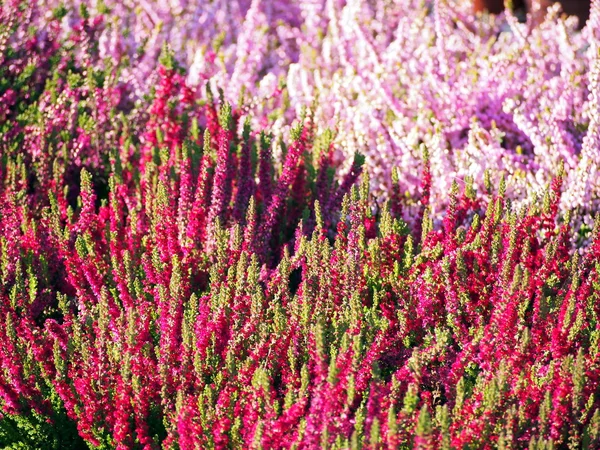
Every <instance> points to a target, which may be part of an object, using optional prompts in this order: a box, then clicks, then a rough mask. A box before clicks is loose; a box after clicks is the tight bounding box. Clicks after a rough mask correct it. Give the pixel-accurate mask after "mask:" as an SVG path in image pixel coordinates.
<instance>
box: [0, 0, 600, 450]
mask: <svg viewBox="0 0 600 450" xmlns="http://www.w3.org/2000/svg"><path fill="white" fill-rule="evenodd" d="M441 3H442V2H440V4H441ZM84 5H85V4H84ZM257 5H258V2H255V3H253V5H252V6H251V7H250V8H252V7H254V8H258V6H257ZM596 5H597V3H596ZM328 8H329V11H330V13H331V11H334V13H335V8H336V7H335V5H334V4H333V2H330V3H328ZM595 8H596V9H595V11H596V12H595V14H597V12H598V7H597V6H595ZM344 10H345V9H344ZM1 14H2V15H1V20H0V24H1V25H0V27H1V28H0V98H2V99H3V101H2V102H1V103H0V107H1V108H2V109H1V110H0V156H1V159H0V179H1V184H0V276H1V281H2V282H1V283H0V320H1V326H0V367H1V372H0V444H2V445H3V446H4V447H6V448H56V449H62V448H73V449H79V448H85V446H88V447H89V448H119V449H128V448H144V449H155V448H156V449H158V448H161V447H162V448H180V449H196V448H228V447H233V448H320V447H328V448H329V447H332V448H424V449H425V448H431V449H434V448H447V449H450V448H527V447H529V448H540V449H541V448H553V447H557V448H579V447H582V446H583V447H584V448H598V447H600V395H599V393H600V390H599V389H600V388H599V382H600V352H599V350H598V349H599V348H600V346H599V345H600V332H599V331H598V330H599V323H600V322H599V316H600V306H599V305H600V303H599V301H598V295H599V292H600V265H599V264H598V261H600V223H596V227H595V229H594V231H593V232H592V231H591V230H586V229H585V228H583V229H581V228H579V227H577V228H575V227H574V225H573V224H576V223H578V222H577V220H576V218H574V217H571V213H570V212H567V213H566V214H563V213H562V212H561V211H562V210H561V208H564V204H561V198H562V196H563V192H567V193H568V192H571V191H572V189H575V188H572V186H574V185H576V184H574V183H576V182H577V181H578V180H577V179H576V178H570V177H572V175H569V174H570V173H576V174H579V175H578V176H580V175H582V172H577V169H573V170H572V171H571V172H568V173H567V172H566V170H565V167H564V166H566V167H567V169H568V168H569V167H573V164H570V163H569V161H568V160H567V159H566V158H565V163H564V165H561V164H559V163H558V162H557V167H556V170H555V171H553V172H555V176H554V178H553V179H552V181H551V183H550V185H549V186H548V188H547V189H546V190H545V192H544V193H543V194H542V195H541V196H540V201H538V202H536V201H534V202H532V204H531V205H529V206H521V205H519V204H517V203H516V202H515V201H514V200H515V199H516V198H517V197H518V196H517V197H511V195H509V194H510V192H511V191H510V190H509V188H508V187H507V186H508V185H509V184H510V183H508V182H507V181H504V180H501V181H498V182H497V183H494V177H495V174H491V175H487V176H483V175H482V177H481V178H482V180H481V181H480V183H477V182H476V181H475V179H474V177H466V178H465V180H464V181H465V183H464V186H462V187H460V186H459V185H458V183H456V182H454V183H452V184H451V186H450V187H449V189H448V192H447V194H446V196H445V197H444V198H442V199H441V201H440V202H441V203H440V202H438V200H436V198H438V197H439V195H440V193H439V188H440V186H441V185H440V184H438V183H439V177H438V175H439V173H438V171H437V170H438V169H436V167H437V166H436V164H438V162H436V161H438V160H437V159H436V158H437V157H438V156H439V153H436V150H435V148H433V147H432V145H430V144H431V142H429V141H427V140H426V139H424V140H423V141H424V142H423V144H424V145H421V146H419V151H420V152H421V153H420V156H419V159H418V164H417V163H416V159H415V164H414V167H413V166H411V165H408V166H406V167H411V168H414V171H415V178H418V179H419V181H418V182H416V181H415V180H411V179H406V177H405V174H404V172H403V170H407V168H406V167H404V166H402V167H400V169H399V170H398V171H395V173H394V176H393V177H392V179H393V183H391V185H390V187H389V189H388V191H387V198H388V200H387V201H386V202H380V201H378V198H377V193H376V192H375V193H374V192H373V189H371V188H372V187H373V186H371V182H370V177H369V174H368V173H367V171H365V173H362V172H363V170H362V169H363V165H364V162H365V161H364V157H363V156H362V155H361V154H360V153H356V155H355V156H354V157H353V159H352V160H351V163H350V164H348V168H346V169H345V170H344V168H340V167H339V166H338V164H337V163H336V153H337V152H338V150H339V147H338V144H337V141H336V134H335V133H334V132H332V131H327V130H325V127H324V126H323V123H324V122H323V121H322V117H320V115H319V114H321V113H322V110H320V108H321V107H316V108H313V109H307V110H305V111H304V112H302V113H301V114H298V116H297V120H296V121H295V123H294V124H293V125H292V126H291V128H290V131H289V133H287V134H286V133H284V134H283V135H277V134H271V133H270V131H269V127H268V124H269V121H268V120H265V121H262V119H263V118H264V117H263V118H261V117H260V116H259V120H258V123H256V120H255V119H256V117H254V116H253V117H254V121H253V119H250V118H249V117H250V116H251V114H249V112H251V111H250V109H249V107H248V106H247V105H245V104H243V103H242V104H240V105H237V106H231V104H233V105H236V103H231V104H230V103H228V101H227V95H228V94H227V93H226V92H225V91H220V92H219V91H218V90H217V89H213V88H212V87H211V86H210V85H208V86H201V87H194V85H193V84H191V83H189V80H188V79H187V78H186V71H185V70H184V69H182V68H181V67H180V65H179V64H178V62H177V60H176V57H175V55H174V54H173V53H171V52H169V51H168V50H167V49H165V50H163V52H162V56H161V57H160V60H159V62H158V66H157V67H156V68H154V67H152V68H150V69H148V70H149V72H148V79H149V80H152V83H153V84H152V86H151V88H150V84H148V85H146V84H142V83H140V82H139V80H138V79H136V78H134V77H130V76H129V74H128V73H130V72H128V70H131V68H132V67H134V68H135V67H136V65H135V64H136V62H135V61H134V62H132V61H131V60H129V61H127V58H125V57H123V58H122V59H120V58H116V59H114V60H109V59H104V56H105V55H103V54H102V49H101V44H102V42H103V41H102V36H103V34H102V33H103V32H104V31H103V28H102V27H103V26H104V25H103V24H104V22H103V21H104V20H106V19H103V18H102V17H101V16H95V15H93V14H92V13H90V12H89V11H88V10H87V8H86V7H85V6H84V7H82V8H81V10H80V12H79V15H78V16H77V15H75V14H74V13H73V12H72V11H70V12H69V10H68V9H65V8H58V9H55V10H54V11H53V12H52V14H48V15H47V16H45V15H44V16H41V15H40V12H39V10H38V9H36V8H29V7H27V6H24V5H23V4H21V3H20V2H14V1H13V2H8V3H7V4H6V5H3V6H2V12H1ZM107 16H108V17H111V16H110V13H109V14H107ZM115 17H116V16H115ZM509 19H510V18H509ZM65 20H72V22H71V23H70V25H69V26H70V32H69V33H66V34H65V33H64V29H63V25H64V21H65ZM123 20H124V19H123ZM422 20H425V21H427V20H429V18H428V17H426V18H422ZM490 20H493V19H490ZM61 21H62V22H61ZM61 23H62V24H63V25H61ZM436 23H437V26H441V25H440V23H439V20H438V21H437V22H436ZM467 23H469V22H467ZM471 23H474V22H471ZM548 23H549V22H548ZM478 26H479V25H478ZM481 26H483V25H481ZM514 26H515V27H516V28H517V29H518V28H519V27H521V25H519V24H517V23H514ZM547 26H549V24H547ZM557 26H559V25H557ZM36 27H37V28H36ZM332 27H333V26H332ZM591 29H592V28H588V32H590V31H589V30H591ZM535 32H537V31H535ZM465 33H466V31H465ZM242 34H243V33H242ZM115 39H117V38H115ZM519 39H520V38H519ZM575 39H578V38H575ZM440 51H441V50H440ZM590 58H592V60H593V61H594V64H596V66H595V67H594V69H593V70H592V71H591V75H590V80H591V81H590V86H591V88H590V93H591V95H590V99H589V100H585V101H583V100H582V102H583V103H585V105H587V106H586V108H589V110H591V111H592V112H591V113H589V124H587V126H586V129H585V130H583V131H582V130H579V128H578V125H577V124H581V123H582V122H584V121H585V120H584V119H581V117H583V116H584V115H586V114H588V113H587V112H586V113H585V114H584V113H579V112H573V111H579V110H578V109H577V108H575V109H573V110H569V111H571V112H573V114H581V115H580V116H575V118H574V119H573V120H574V121H575V122H574V124H572V126H573V127H574V130H573V133H574V134H577V133H580V134H578V136H579V137H580V139H581V146H582V150H581V153H582V155H581V156H577V158H579V159H577V161H578V162H577V163H576V164H575V165H580V166H581V167H587V168H588V169H589V168H593V167H594V165H595V164H598V158H597V157H596V156H595V153H593V152H594V151H595V149H596V146H597V143H598V138H597V133H598V129H597V128H598V123H597V118H596V117H595V115H594V114H593V111H594V108H596V109H597V108H598V80H597V76H598V70H599V69H598V62H597V59H593V58H596V57H591V56H590ZM128 64H131V65H130V66H129V67H128ZM573 64H579V63H578V62H573ZM291 70H296V69H291ZM549 70H550V69H549ZM582 70H583V69H582ZM364 73H367V72H364ZM239 76H242V75H239ZM582 77H583V75H582ZM234 78H235V77H234ZM442 78H444V77H442ZM148 83H150V82H148ZM575 84H576V83H575ZM223 86H227V84H226V83H224V84H223ZM421 87H422V86H421ZM532 89H533V87H532ZM556 89H559V88H556ZM581 89H582V90H581V91H578V92H584V91H583V90H584V89H587V88H583V87H582V88H581ZM423 92H425V91H422V92H421V93H419V94H418V95H421V94H423ZM544 92H545V91H544ZM528 95H529V94H527V95H524V97H525V98H528V97H527V96H528ZM542 103H543V102H542ZM583 103H581V104H579V103H578V104H577V105H579V106H581V105H583ZM424 108H425V107H424ZM320 111H321V112H320ZM586 111H587V110H586ZM528 117H529V116H528ZM569 117H571V116H570V115H569ZM586 117H587V116H586ZM506 120H507V121H508V122H510V120H509V119H508V118H507V119H506ZM580 120H581V122H580ZM586 120H587V119H586ZM261 121H262V122H263V123H262V124H261ZM499 123H500V122H497V123H496V125H494V126H497V125H498V124H499ZM340 124H341V125H343V126H346V125H345V124H344V122H340ZM436 126H439V127H441V130H446V131H448V130H449V128H444V127H445V125H444V123H442V122H440V123H439V124H437V125H436ZM474 126H475V125H474ZM490 126H492V125H491V122H490ZM494 126H492V128H493V127H494ZM532 127H533V125H532ZM540 127H541V126H540ZM533 129H534V128H532V130H533ZM535 129H536V130H538V128H535ZM542 129H543V127H541V128H540V130H542ZM480 131H481V130H480ZM348 132H351V131H350V130H349V131H348ZM536 132H537V131H536ZM539 132H540V133H541V132H543V131H539ZM344 133H345V130H344V129H343V128H342V129H341V130H339V134H341V135H342V136H343V135H344ZM473 133H474V132H469V139H472V138H473V136H474V135H473ZM482 133H483V131H482ZM520 133H521V132H519V131H518V130H516V129H515V133H514V135H513V136H512V138H514V139H515V140H516V141H515V142H526V139H525V138H524V137H523V136H522V134H520ZM288 134H289V136H288ZM584 135H585V136H584ZM461 139H462V138H461ZM522 139H523V141H522ZM531 145H532V147H531V151H532V152H533V153H535V151H536V150H535V149H537V148H538V147H537V144H536V143H535V142H533V141H532V142H531ZM488 150H489V149H488ZM488 150H485V149H482V150H481V151H482V152H483V151H488ZM498 151H499V150H498ZM576 153H577V152H575V154H576ZM436 155H438V156H436ZM573 157H575V156H573ZM586 158H587V159H586ZM583 161H587V162H586V163H585V164H588V165H585V166H584V165H583V164H584V163H583ZM581 170H583V169H581ZM488 174H489V172H488ZM592 175H593V173H592ZM587 180H588V182H590V183H591V181H590V180H592V178H591V175H590V177H589V178H587ZM403 183H413V184H414V185H415V186H414V189H413V195H412V197H411V198H408V197H406V196H405V195H404V192H403V190H404V186H403ZM577 186H578V187H577V189H584V191H583V192H585V193H588V192H590V189H591V187H590V185H589V183H588V185H585V180H584V187H583V188H582V187H581V185H579V184H577ZM375 191H376V189H375ZM436 192H437V193H436ZM436 196H437V197H436ZM436 202H437V203H436ZM440 204H445V205H447V207H446V208H445V210H444V213H443V214H442V216H441V221H438V215H437V214H436V209H435V208H436V207H438V208H439V205H440ZM436 205H437V206H436ZM586 205H591V203H590V204H588V203H586V204H584V206H586ZM407 211H411V212H410V215H411V217H412V218H413V220H412V221H411V222H410V223H407V222H405V218H406V216H407Z"/></svg>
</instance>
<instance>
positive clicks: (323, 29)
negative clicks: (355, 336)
mask: <svg viewBox="0 0 600 450" xmlns="http://www.w3.org/2000/svg"><path fill="white" fill-rule="evenodd" d="M53 1H54V0H53ZM44 3H45V4H46V5H47V2H45V1H44ZM50 3H52V2H50ZM56 3H57V4H58V2H56ZM79 3H80V0H70V1H68V2H67V6H74V7H76V8H77V7H78V4H79ZM84 3H86V4H88V3H89V5H88V7H89V9H90V10H93V11H94V12H97V11H101V10H102V8H108V9H109V10H110V11H111V14H110V15H109V16H108V17H111V18H112V19H111V22H110V23H107V24H106V26H105V29H104V32H103V35H102V36H101V39H100V42H101V45H100V47H101V48H100V52H101V53H102V55H104V56H106V57H112V58H121V57H123V56H124V55H127V56H128V57H129V58H130V59H131V67H132V68H131V71H130V72H127V73H125V74H124V75H123V76H124V77H128V79H129V80H131V79H132V78H136V79H137V80H136V82H137V83H139V84H140V86H142V85H143V84H144V83H155V82H156V80H155V77H154V75H153V70H154V67H155V65H156V60H157V57H158V55H159V53H160V49H161V48H162V46H163V45H164V44H165V43H168V45H169V46H170V47H171V48H172V49H173V50H174V51H175V53H176V55H177V56H178V59H179V61H180V63H181V64H182V66H183V67H184V68H185V69H186V71H187V77H188V82H190V84H192V85H199V86H203V85H207V84H210V86H211V87H212V90H213V92H217V89H218V88H220V89H222V90H223V93H224V95H225V97H226V98H227V100H229V101H231V102H232V103H234V104H239V102H240V101H242V102H243V104H244V105H245V109H246V111H245V113H247V114H249V115H251V117H252V120H253V121H254V122H255V125H259V124H260V125H261V126H267V127H270V128H271V129H272V130H273V132H274V133H275V134H276V135H277V134H288V133H289V127H290V126H291V125H292V122H293V120H294V118H296V117H297V116H298V115H299V114H300V113H301V112H302V110H303V109H304V108H306V107H311V108H313V110H314V114H315V123H316V124H317V127H318V128H319V130H320V131H322V130H324V129H326V128H331V129H333V130H334V131H335V132H336V140H335V143H336V149H337V154H336V162H337V163H338V164H341V165H343V166H346V167H349V166H350V164H351V162H352V155H353V154H354V153H355V152H361V153H363V154H365V155H366V157H367V168H368V170H369V172H370V173H371V175H372V178H373V188H374V191H375V192H376V193H377V194H378V195H380V197H381V198H382V199H383V198H386V197H387V195H388V193H389V189H390V188H391V173H392V170H393V169H394V168H395V167H397V168H399V171H400V186H401V189H403V190H406V191H407V192H408V194H410V195H413V196H414V195H416V194H417V192H415V189H416V187H417V186H418V183H416V182H415V180H416V179H418V178H419V177H420V174H421V172H422V166H423V163H422V150H421V146H422V145H423V144H424V145H425V146H426V147H428V149H429V153H430V155H431V169H432V175H433V180H434V181H433V185H432V193H431V196H432V197H431V205H432V208H433V214H437V213H438V212H439V211H441V209H442V208H443V207H444V206H445V205H444V199H445V198H447V195H446V193H447V192H448V190H449V189H450V186H451V183H452V182H453V180H457V181H459V183H460V182H464V180H465V178H466V177H472V178H473V180H474V186H475V187H476V188H478V189H479V191H480V192H482V191H483V189H482V187H483V180H484V173H485V172H486V170H488V169H490V170H492V172H493V174H494V175H493V178H499V177H500V174H501V173H503V174H504V176H505V178H506V181H507V190H508V193H509V194H510V195H511V196H512V197H513V198H516V199H521V200H526V199H531V198H532V195H531V194H532V193H533V192H540V191H541V190H542V189H543V188H544V187H545V186H546V185H547V183H548V182H549V181H550V179H551V177H552V176H553V175H555V174H556V173H557V170H558V167H559V165H560V163H561V161H562V162H564V164H565V167H566V169H567V173H568V174H569V183H568V186H569V188H568V189H567V193H566V195H565V196H564V199H563V202H562V209H563V210H566V209H570V208H575V207H579V208H580V209H582V210H584V211H581V212H583V213H585V212H586V211H585V210H590V209H592V208H593V205H595V204H596V203H597V202H598V198H599V194H600V187H599V186H598V182H597V181H596V180H597V178H598V173H597V172H598V166H599V156H598V150H597V149H598V147H599V146H600V142H599V138H598V133H599V131H598V122H597V121H598V98H597V96H598V88H597V84H598V67H597V64H598V63H597V62H596V61H597V58H598V57H597V53H598V49H597V47H598V46H597V41H598V39H599V36H598V35H599V33H600V31H599V30H600V20H599V18H598V16H599V13H598V8H599V7H598V2H595V3H594V5H593V6H592V9H593V11H592V14H591V18H590V20H589V22H588V24H587V25H586V27H585V28H584V29H583V31H581V32H579V31H577V23H576V20H577V19H576V18H574V17H573V18H566V17H562V16H561V12H560V9H559V8H560V6H558V5H555V6H554V7H552V8H550V10H549V11H548V14H547V16H546V19H545V20H544V21H543V22H542V23H541V24H539V25H534V24H533V23H532V22H531V21H528V22H525V23H519V22H518V20H517V19H516V17H515V16H514V15H513V14H512V13H511V12H507V13H504V14H502V15H500V16H481V15H480V16H475V15H473V14H472V13H471V3H470V2H468V1H453V0H436V1H423V0H400V1H385V0H374V1H361V0H347V1H344V0H306V1H291V0H279V1H276V0H262V1H260V0H235V1H229V0H216V1H200V0H197V1H184V0H169V1H165V0H160V1H152V0H136V1H133V0H126V1H121V0H104V1H103V2H102V3H100V2H99V1H91V2H84ZM76 8H75V10H76ZM71 14H74V13H71ZM64 23H65V27H66V28H68V24H69V15H68V16H67V17H65V19H64ZM141 91H142V89H140V92H141ZM273 142H274V145H276V142H277V140H276V139H275V140H273ZM274 150H275V154H276V155H277V149H274ZM493 181H497V180H493Z"/></svg>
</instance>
